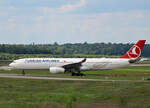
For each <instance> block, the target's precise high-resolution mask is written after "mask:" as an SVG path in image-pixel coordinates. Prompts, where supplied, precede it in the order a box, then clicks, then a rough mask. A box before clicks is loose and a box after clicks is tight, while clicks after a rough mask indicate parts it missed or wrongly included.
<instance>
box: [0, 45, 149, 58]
mask: <svg viewBox="0 0 150 108" xmlns="http://www.w3.org/2000/svg"><path fill="white" fill-rule="evenodd" d="M132 45H133V44H129V43H127V44H123V43H87V42H85V43H75V44H71V43H67V44H62V45H59V44H58V43H56V42H55V43H54V44H28V45H24V44H0V53H1V54H2V53H4V54H5V53H7V54H50V55H62V56H63V55H73V54H85V55H108V56H114V55H115V56H120V55H123V54H125V53H126V52H127V51H128V50H129V49H130V48H131V46H132ZM142 56H144V57H150V44H146V45H145V47H144V50H143V52H142Z"/></svg>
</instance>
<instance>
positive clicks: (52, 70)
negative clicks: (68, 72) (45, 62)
mask: <svg viewBox="0 0 150 108" xmlns="http://www.w3.org/2000/svg"><path fill="white" fill-rule="evenodd" d="M49 71H50V73H52V74H57V73H65V69H64V68H62V67H50V68H49Z"/></svg>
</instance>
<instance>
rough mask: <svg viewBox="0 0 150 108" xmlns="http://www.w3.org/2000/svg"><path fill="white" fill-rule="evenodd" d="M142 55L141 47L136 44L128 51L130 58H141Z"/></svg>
mask: <svg viewBox="0 0 150 108" xmlns="http://www.w3.org/2000/svg"><path fill="white" fill-rule="evenodd" d="M140 55H141V49H140V48H139V47H138V46H136V45H135V46H134V47H133V48H132V49H131V50H130V51H129V52H128V56H129V57H130V58H139V56H140Z"/></svg>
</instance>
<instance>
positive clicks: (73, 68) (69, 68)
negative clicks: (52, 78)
mask: <svg viewBox="0 0 150 108" xmlns="http://www.w3.org/2000/svg"><path fill="white" fill-rule="evenodd" d="M84 62H86V59H83V60H82V61H80V62H78V63H72V64H67V65H64V66H62V67H63V68H64V69H65V72H80V67H81V66H82V63H84Z"/></svg>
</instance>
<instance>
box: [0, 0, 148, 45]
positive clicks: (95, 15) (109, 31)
mask: <svg viewBox="0 0 150 108" xmlns="http://www.w3.org/2000/svg"><path fill="white" fill-rule="evenodd" d="M149 20H150V0H1V1H0V38H1V39H0V43H11V44H30V43H32V42H35V43H42V44H44V43H54V42H58V43H61V44H62V43H79V42H85V41H86V42H89V43H94V42H112V43H120V42H123V43H128V42H136V41H137V40H139V39H146V40H147V43H150V21H149Z"/></svg>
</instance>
